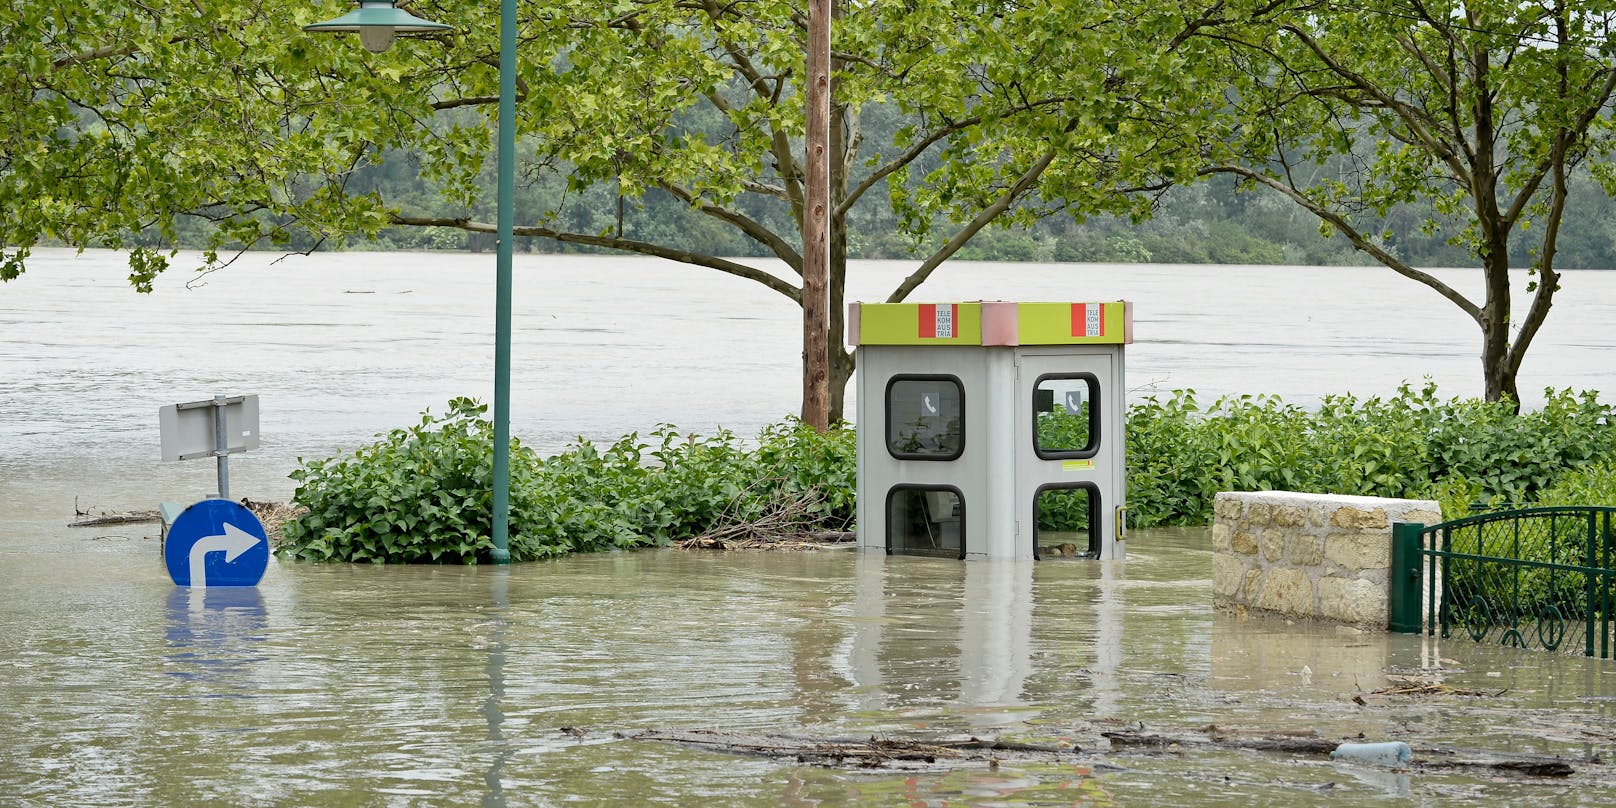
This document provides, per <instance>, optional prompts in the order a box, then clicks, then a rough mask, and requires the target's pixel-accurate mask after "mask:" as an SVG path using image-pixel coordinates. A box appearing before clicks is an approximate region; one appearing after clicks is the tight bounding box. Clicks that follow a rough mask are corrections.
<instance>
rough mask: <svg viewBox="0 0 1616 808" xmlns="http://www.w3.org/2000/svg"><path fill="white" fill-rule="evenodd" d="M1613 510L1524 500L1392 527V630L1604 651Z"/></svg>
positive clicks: (1610, 605) (1612, 574) (1615, 603)
mask: <svg viewBox="0 0 1616 808" xmlns="http://www.w3.org/2000/svg"><path fill="white" fill-rule="evenodd" d="M1613 514H1616V508H1605V507H1597V508H1596V507H1553V508H1525V509H1520V510H1510V511H1498V512H1495V513H1487V514H1481V515H1478V516H1469V517H1466V518H1464V519H1457V520H1454V521H1452V522H1443V523H1442V524H1440V525H1433V526H1430V527H1427V526H1425V525H1421V524H1411V523H1399V524H1397V525H1395V526H1394V527H1393V529H1392V567H1391V571H1390V574H1391V587H1390V592H1389V594H1390V603H1389V607H1390V608H1389V611H1390V619H1389V621H1388V622H1389V623H1390V628H1391V630H1392V631H1400V632H1404V633H1409V634H1418V633H1420V632H1422V631H1423V632H1424V633H1425V634H1426V635H1427V636H1441V637H1451V636H1456V635H1457V636H1469V637H1470V638H1471V639H1473V640H1475V641H1476V642H1496V643H1500V644H1503V645H1508V646H1514V647H1517V648H1541V649H1544V650H1548V651H1560V652H1565V653H1581V654H1584V655H1587V656H1595V655H1596V654H1597V655H1598V656H1599V657H1600V658H1602V659H1609V658H1610V656H1611V651H1612V649H1611V618H1612V612H1613V611H1616V600H1613V599H1612V597H1611V595H1612V591H1611V589H1612V583H1613V582H1612V578H1616V569H1613V568H1612V567H1613V562H1616V554H1613V537H1612V521H1613V518H1612V517H1613Z"/></svg>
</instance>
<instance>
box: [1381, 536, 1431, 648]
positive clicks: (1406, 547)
mask: <svg viewBox="0 0 1616 808" xmlns="http://www.w3.org/2000/svg"><path fill="white" fill-rule="evenodd" d="M1423 530H1425V525H1423V524H1421V523H1419V522H1397V523H1394V524H1393V525H1392V566H1391V569H1389V570H1387V571H1386V581H1387V584H1388V585H1389V586H1390V591H1388V592H1387V595H1386V628H1387V629H1388V630H1390V631H1395V632H1397V633H1399V634H1418V633H1420V562H1421V560H1422V559H1421V558H1420V533H1421V531H1423Z"/></svg>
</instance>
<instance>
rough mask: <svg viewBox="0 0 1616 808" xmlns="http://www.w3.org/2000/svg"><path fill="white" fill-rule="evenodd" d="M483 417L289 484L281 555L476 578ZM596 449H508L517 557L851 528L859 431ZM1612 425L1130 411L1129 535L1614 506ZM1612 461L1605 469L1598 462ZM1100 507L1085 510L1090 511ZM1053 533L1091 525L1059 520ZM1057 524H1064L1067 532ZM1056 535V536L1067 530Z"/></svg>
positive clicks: (1490, 407)
mask: <svg viewBox="0 0 1616 808" xmlns="http://www.w3.org/2000/svg"><path fill="white" fill-rule="evenodd" d="M485 409H486V408H484V407H483V406H481V405H479V404H477V403H475V402H473V401H471V400H469V399H463V398H462V399H455V400H454V401H451V402H450V403H449V410H448V412H447V413H446V414H445V415H443V416H442V417H438V416H434V415H432V414H431V413H430V412H429V413H427V414H425V415H423V416H422V419H421V422H420V423H419V424H418V425H416V426H413V427H410V428H408V429H398V430H394V431H392V432H390V433H388V434H386V435H385V436H382V437H381V438H380V439H379V440H378V441H377V442H376V443H374V444H371V445H370V446H366V447H362V448H360V449H358V450H357V451H355V452H354V453H353V454H352V455H351V456H348V457H338V458H332V459H328V460H316V461H312V462H309V463H307V464H305V465H304V466H303V467H302V468H300V469H298V470H297V471H295V472H293V474H292V478H293V479H294V480H296V481H298V482H299V484H300V485H299V488H298V490H297V494H296V495H295V499H296V501H297V503H298V504H301V505H303V506H304V507H306V508H308V513H307V514H306V515H305V516H303V517H301V518H300V519H298V520H296V521H294V522H292V523H289V524H288V525H287V526H285V527H284V528H283V530H282V537H283V540H282V543H281V545H280V547H279V548H278V552H281V553H282V554H285V555H290V556H292V557H295V558H303V559H310V560H320V561H326V560H344V561H390V562H464V563H474V562H476V561H478V560H479V559H482V558H486V557H487V554H488V551H489V550H490V549H492V542H491V539H490V533H491V530H492V528H491V525H490V524H489V521H490V519H489V511H490V503H489V499H490V496H491V495H490V488H491V487H492V447H493V437H492V436H493V428H492V426H491V425H490V424H489V423H488V422H487V421H486V420H485V419H483V418H482V415H483V413H484V412H485ZM1086 429H1087V423H1086V420H1085V419H1083V418H1081V417H1080V416H1079V417H1076V418H1070V417H1050V418H1046V419H1043V420H1041V421H1040V426H1039V431H1040V434H1041V435H1043V437H1044V439H1046V440H1047V441H1049V442H1050V444H1051V445H1068V444H1071V445H1078V444H1081V443H1086V440H1082V438H1083V435H1084V432H1083V431H1084V430H1086ZM650 438H651V440H650V441H649V442H644V441H641V439H640V437H639V436H638V435H637V434H631V435H628V436H626V437H624V438H622V439H621V440H619V441H617V442H615V443H613V444H611V445H609V446H606V447H605V448H603V449H602V448H598V447H596V446H595V445H593V444H591V443H589V442H587V441H584V442H580V443H578V444H576V445H574V446H571V447H568V448H567V450H565V451H563V452H561V453H560V454H558V455H556V456H554V457H550V458H547V459H542V460H541V459H540V458H538V457H537V456H536V455H534V454H533V453H532V452H531V451H530V450H528V449H526V448H524V447H522V446H521V445H520V444H519V443H517V442H515V441H513V443H512V450H511V525H510V531H511V533H510V535H511V546H510V550H511V557H512V559H513V560H528V559H535V558H543V557H547V556H553V555H558V554H563V553H568V552H579V551H595V550H607V549H614V548H619V549H627V548H633V547H645V546H658V545H667V544H670V543H673V542H677V541H682V540H684V539H688V538H692V537H694V536H698V535H702V534H703V533H707V532H709V531H711V530H713V529H714V528H715V527H717V526H720V525H724V524H735V523H745V522H749V521H752V520H756V519H758V518H759V517H760V516H761V515H762V514H764V513H766V512H769V511H770V510H771V509H772V508H776V507H777V506H778V504H779V503H781V502H782V501H793V502H799V503H805V507H806V508H807V509H808V510H809V512H810V516H811V518H812V519H813V520H814V524H815V525H817V528H818V529H824V530H846V529H848V528H849V527H850V526H851V525H852V523H853V519H854V517H855V511H856V507H855V496H856V492H855V484H856V474H857V471H856V469H857V463H856V451H855V439H854V431H853V429H852V428H851V427H849V426H846V425H841V426H837V427H835V428H832V429H831V430H829V431H828V432H826V433H825V434H823V435H821V434H819V433H816V432H815V431H814V430H813V429H811V428H809V427H807V426H805V425H804V424H802V423H801V422H798V421H796V420H788V421H786V422H783V423H780V424H775V425H773V426H770V427H768V428H766V429H765V430H763V432H762V434H760V435H759V436H758V438H757V441H756V443H755V444H748V443H744V442H743V441H741V440H740V439H738V438H737V437H736V436H735V435H733V434H732V433H729V432H727V431H721V432H719V433H718V434H717V435H714V436H712V437H705V438H703V437H696V436H690V435H684V434H681V433H680V432H678V430H676V429H675V428H674V427H672V426H668V425H663V426H661V427H658V428H657V429H656V430H655V431H653V432H652V433H651V435H650ZM1613 449H1616V412H1613V410H1612V407H1611V406H1610V405H1607V404H1603V403H1601V402H1599V401H1598V398H1597V396H1596V394H1594V393H1581V394H1573V393H1572V392H1571V391H1569V390H1567V391H1562V392H1554V391H1548V392H1547V402H1546V403H1545V405H1544V406H1543V408H1542V409H1540V410H1537V411H1534V412H1528V413H1523V414H1521V415H1515V414H1513V413H1511V412H1510V411H1509V407H1508V406H1507V404H1503V403H1487V402H1481V401H1474V400H1446V401H1444V400H1440V399H1438V398H1437V397H1436V390H1435V387H1434V386H1432V385H1427V386H1426V387H1424V388H1423V389H1421V390H1420V391H1418V392H1415V391H1413V390H1410V389H1409V388H1408V387H1407V386H1405V387H1403V388H1402V389H1400V390H1399V391H1398V393H1397V395H1395V396H1392V397H1389V398H1384V399H1382V398H1378V397H1376V398H1368V399H1359V398H1356V397H1353V396H1330V397H1326V398H1325V399H1324V400H1323V401H1322V402H1321V404H1320V405H1319V407H1318V408H1317V409H1314V410H1306V409H1303V408H1301V407H1297V406H1295V405H1292V404H1286V403H1284V402H1283V401H1281V400H1279V399H1277V398H1273V397H1267V396H1230V397H1225V398H1221V399H1219V400H1218V401H1216V402H1215V403H1213V404H1212V405H1211V406H1209V407H1205V408H1203V407H1202V406H1200V405H1199V404H1198V402H1197V401H1196V398H1195V392H1194V391H1193V390H1182V391H1177V392H1174V393H1173V394H1171V395H1170V396H1169V397H1167V398H1165V399H1158V398H1155V397H1152V398H1149V399H1146V400H1145V401H1142V402H1140V403H1138V404H1136V405H1134V406H1133V407H1131V408H1130V411H1129V419H1128V428H1127V458H1128V500H1129V512H1128V513H1129V519H1130V523H1131V524H1132V525H1133V526H1135V527H1151V526H1155V525H1164V524H1176V525H1185V524H1206V523H1207V522H1208V521H1210V519H1211V509H1212V499H1213V497H1214V496H1215V495H1216V494H1217V492H1219V491H1253V490H1265V489H1288V490H1297V491H1313V492H1319V493H1345V494H1365V495H1376V496H1390V497H1432V498H1436V499H1439V500H1441V501H1442V504H1443V512H1444V514H1447V515H1448V516H1449V518H1453V517H1454V516H1457V515H1460V514H1461V513H1462V512H1465V511H1468V509H1469V505H1470V504H1471V503H1489V502H1490V503H1493V504H1498V503H1504V502H1525V501H1528V500H1529V499H1530V498H1534V497H1535V498H1537V499H1539V500H1541V501H1543V502H1571V503H1576V504H1595V503H1609V502H1616V465H1612V463H1616V460H1613V459H1610V458H1613V455H1616V453H1613V451H1612V450H1613ZM1595 461H1598V462H1595ZM1084 501H1085V502H1086V499H1085V500H1084ZM1050 507H1051V508H1052V509H1053V510H1051V513H1050V514H1049V518H1048V519H1047V520H1045V521H1049V522H1050V523H1051V525H1046V527H1049V526H1052V525H1053V524H1054V523H1055V522H1056V521H1058V522H1059V524H1063V525H1070V524H1081V523H1083V522H1082V520H1081V519H1080V518H1079V517H1080V516H1081V514H1080V513H1078V512H1077V511H1076V510H1072V509H1075V508H1077V507H1078V504H1077V500H1075V499H1074V500H1073V504H1072V505H1071V508H1068V509H1067V510H1071V513H1067V512H1066V510H1061V509H1060V508H1058V507H1057V506H1056V504H1054V503H1053V501H1052V504H1051V506H1050ZM1056 511H1059V513H1058V514H1057V513H1056ZM1057 516H1058V517H1059V518H1058V519H1057Z"/></svg>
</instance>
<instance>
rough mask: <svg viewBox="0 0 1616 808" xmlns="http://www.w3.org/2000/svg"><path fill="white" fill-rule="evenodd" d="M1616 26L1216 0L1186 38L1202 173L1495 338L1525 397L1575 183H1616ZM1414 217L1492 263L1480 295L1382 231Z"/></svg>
mask: <svg viewBox="0 0 1616 808" xmlns="http://www.w3.org/2000/svg"><path fill="white" fill-rule="evenodd" d="M1613 24H1616V4H1613V3H1611V2H1607V1H1605V0H1594V1H1593V2H1582V0H1578V2H1575V3H1572V2H1562V0H1530V1H1529V2H1520V1H1519V0H1366V2H1363V3H1358V4H1354V5H1353V6H1351V7H1350V8H1349V7H1342V6H1338V5H1335V4H1330V3H1320V2H1315V1H1314V0H1238V1H1237V2H1217V3H1214V4H1211V5H1208V6H1206V7H1205V10H1204V11H1202V12H1200V15H1199V16H1198V17H1196V18H1195V19H1194V20H1193V21H1192V22H1191V23H1190V24H1189V26H1188V27H1189V28H1190V29H1191V30H1192V32H1193V33H1192V36H1191V40H1192V42H1191V43H1189V45H1188V46H1187V47H1186V50H1187V51H1190V52H1191V53H1193V55H1194V56H1193V58H1195V59H1197V60H1199V63H1200V64H1201V66H1202V71H1201V72H1202V75H1205V76H1207V77H1209V78H1213V79H1214V80H1213V81H1212V82H1210V85H1211V86H1212V87H1215V88H1216V90H1215V92H1213V93H1211V94H1210V95H1209V96H1208V97H1205V103H1206V105H1207V108H1208V109H1211V110H1216V114H1215V115H1214V116H1213V118H1212V119H1211V120H1212V123H1213V125H1211V126H1209V127H1207V128H1205V129H1204V130H1203V131H1202V132H1201V133H1200V137H1201V139H1202V149H1203V151H1204V153H1205V154H1206V155H1207V157H1206V164H1205V165H1204V166H1203V167H1202V168H1201V173H1203V174H1228V175H1233V176H1235V177H1238V178H1240V179H1241V180H1242V181H1244V182H1245V183H1246V184H1247V185H1249V186H1250V187H1256V188H1262V189H1265V190H1266V191H1268V192H1272V193H1277V194H1279V195H1280V196H1282V197H1283V198H1285V199H1287V200H1289V201H1291V202H1293V203H1294V204H1296V205H1298V206H1300V207H1301V208H1302V209H1304V210H1306V211H1308V212H1310V213H1311V214H1313V215H1314V216H1315V217H1317V219H1318V220H1319V222H1320V226H1321V229H1322V230H1323V231H1324V232H1325V234H1326V235H1331V234H1339V235H1341V236H1343V237H1345V238H1346V239H1347V240H1349V241H1350V242H1351V244H1352V245H1353V246H1354V247H1355V248H1356V249H1358V250H1360V251H1362V252H1364V253H1366V254H1367V255H1369V256H1371V257H1373V258H1374V259H1375V260H1376V261H1378V262H1380V263H1381V264H1383V265H1385V266H1386V267H1388V268H1390V269H1392V270H1393V271H1395V272H1396V273H1398V274H1400V275H1402V276H1404V277H1407V278H1410V279H1413V280H1415V281H1418V282H1419V283H1422V284H1424V285H1426V286H1428V287H1430V288H1431V289H1433V290H1435V291H1436V292H1437V293H1438V294H1439V295H1441V296H1442V297H1443V298H1445V299H1447V300H1448V301H1450V302H1451V303H1453V304H1454V305H1455V306H1458V307H1459V308H1460V309H1461V310H1462V311H1464V312H1465V313H1466V314H1467V315H1469V316H1470V317H1471V318H1472V319H1473V320H1475V322H1476V324H1477V325H1478V326H1479V328H1480V330H1481V332H1482V352H1481V357H1482V367H1483V377H1484V380H1485V389H1486V395H1487V398H1488V399H1489V400H1493V399H1498V398H1500V397H1508V398H1512V399H1515V400H1517V401H1518V400H1519V396H1518V394H1517V391H1516V385H1515V379H1516V374H1517V372H1518V371H1519V369H1520V367H1521V363H1522V361H1523V360H1524V358H1525V355H1526V352H1527V349H1528V348H1529V347H1530V345H1531V343H1532V339H1533V337H1534V336H1535V335H1536V334H1537V332H1538V329H1539V328H1540V327H1541V326H1542V325H1543V322H1544V320H1545V318H1546V317H1547V316H1548V313H1549V309H1550V307H1551V305H1552V303H1553V298H1554V295H1555V293H1556V292H1557V291H1559V289H1560V284H1561V274H1560V272H1559V269H1558V267H1557V265H1556V257H1557V253H1558V248H1559V239H1560V234H1561V228H1562V225H1563V224H1564V223H1565V221H1566V213H1567V209H1568V206H1569V205H1570V204H1572V202H1573V200H1574V199H1576V198H1577V197H1574V196H1573V195H1572V194H1571V192H1570V182H1569V178H1570V177H1571V176H1572V174H1573V172H1575V171H1577V170H1578V169H1579V168H1582V167H1586V168H1587V169H1588V174H1589V175H1590V176H1591V177H1592V178H1593V179H1594V180H1595V181H1597V182H1598V183H1599V184H1600V185H1601V186H1602V188H1603V190H1604V192H1605V193H1606V194H1609V193H1611V192H1612V191H1613V190H1616V172H1613V168H1616V166H1612V164H1611V162H1610V156H1611V151H1612V148H1613V147H1616V139H1613V135H1616V132H1613V128H1612V109H1611V98H1612V92H1613V91H1616V58H1613V57H1616V43H1612V41H1611V38H1610V37H1611V34H1612V25H1613ZM1159 121H1160V124H1161V125H1162V126H1164V127H1168V128H1178V125H1177V123H1176V122H1175V121H1173V120H1172V119H1168V118H1161V119H1159ZM1366 146H1367V147H1366ZM1409 210H1413V211H1417V212H1418V213H1419V215H1420V216H1421V218H1422V220H1423V221H1422V223H1421V229H1422V231H1423V232H1424V233H1427V234H1440V235H1441V236H1443V237H1444V238H1446V239H1447V240H1448V242H1449V243H1450V244H1453V245H1455V246H1457V247H1460V248H1462V249H1464V250H1465V251H1466V252H1467V253H1468V254H1469V255H1470V256H1471V257H1472V260H1474V262H1475V263H1476V264H1477V265H1478V266H1480V267H1481V269H1482V273H1483V276H1484V286H1483V291H1482V293H1481V295H1480V296H1479V297H1472V296H1470V295H1467V294H1466V293H1464V292H1463V291H1461V290H1459V289H1456V288H1454V287H1452V286H1450V285H1449V284H1447V283H1445V282H1444V281H1442V280H1441V279H1439V278H1437V277H1436V276H1434V275H1432V274H1430V273H1427V272H1424V271H1422V270H1421V269H1419V268H1416V267H1414V266H1412V265H1410V264H1409V263H1408V262H1407V261H1405V260H1404V258H1403V257H1402V256H1401V255H1400V252H1399V249H1398V245H1397V243H1396V240H1395V236H1394V235H1393V234H1392V233H1391V231H1390V230H1389V229H1387V228H1386V227H1385V224H1386V221H1387V217H1388V216H1389V215H1391V214H1392V213H1394V212H1396V211H1409ZM1523 241H1524V242H1527V243H1528V244H1529V245H1530V248H1529V250H1528V251H1527V255H1528V256H1529V261H1530V263H1529V264H1528V266H1527V267H1526V268H1527V269H1529V270H1530V271H1531V272H1532V273H1533V275H1534V276H1535V277H1534V282H1533V284H1532V286H1531V289H1530V290H1529V292H1528V293H1529V295H1530V300H1529V301H1527V302H1526V305H1525V307H1524V308H1525V311H1524V312H1519V311H1518V310H1517V308H1516V307H1515V306H1514V305H1513V304H1514V302H1515V301H1513V299H1512V293H1511V289H1510V283H1509V275H1508V272H1509V270H1510V269H1511V268H1512V262H1511V255H1512V252H1514V253H1515V254H1519V253H1520V251H1519V250H1513V251H1512V249H1511V248H1512V247H1513V246H1515V245H1517V244H1518V243H1520V242H1523ZM1517 268H1518V267H1517Z"/></svg>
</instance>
